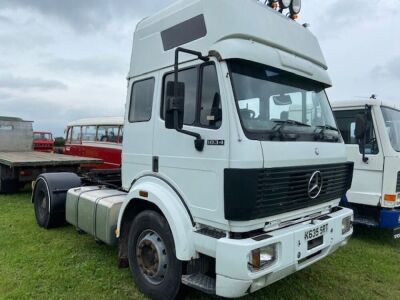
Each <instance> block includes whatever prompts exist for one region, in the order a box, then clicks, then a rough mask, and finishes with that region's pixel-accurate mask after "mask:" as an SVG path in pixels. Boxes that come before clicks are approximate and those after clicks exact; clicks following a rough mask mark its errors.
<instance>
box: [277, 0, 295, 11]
mask: <svg viewBox="0 0 400 300" xmlns="http://www.w3.org/2000/svg"><path fill="white" fill-rule="evenodd" d="M290 4H292V0H279V7H280V8H281V10H283V9H287V8H288V7H289V6H290Z"/></svg>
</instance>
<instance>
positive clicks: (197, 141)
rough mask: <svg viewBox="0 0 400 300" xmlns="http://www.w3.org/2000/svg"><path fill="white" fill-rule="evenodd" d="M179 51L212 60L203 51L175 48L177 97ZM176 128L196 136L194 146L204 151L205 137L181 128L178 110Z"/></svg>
mask: <svg viewBox="0 0 400 300" xmlns="http://www.w3.org/2000/svg"><path fill="white" fill-rule="evenodd" d="M179 52H183V53H187V54H191V55H194V56H197V57H198V58H199V59H200V60H202V61H204V62H207V61H209V60H210V58H208V57H207V56H203V54H201V52H198V51H193V50H189V49H185V48H181V47H178V48H176V49H175V62H174V82H175V84H174V95H175V97H176V96H177V95H178V72H179V70H178V68H179ZM174 114H175V118H174V119H175V124H174V127H175V130H176V131H178V132H180V133H183V134H187V135H190V136H192V137H195V138H196V139H195V141H194V146H195V148H196V150H197V151H203V149H204V139H202V137H201V135H200V134H199V133H196V132H192V131H188V130H184V129H179V126H178V112H177V111H175V112H174Z"/></svg>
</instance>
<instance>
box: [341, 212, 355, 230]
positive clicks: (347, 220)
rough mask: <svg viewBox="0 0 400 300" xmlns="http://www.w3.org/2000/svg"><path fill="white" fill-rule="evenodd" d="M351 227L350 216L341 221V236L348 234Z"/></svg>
mask: <svg viewBox="0 0 400 300" xmlns="http://www.w3.org/2000/svg"><path fill="white" fill-rule="evenodd" d="M352 227H353V221H352V220H351V216H348V217H346V218H344V219H343V220H342V234H345V233H348V232H349V231H350V230H351V228H352Z"/></svg>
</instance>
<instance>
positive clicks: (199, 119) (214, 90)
mask: <svg viewBox="0 0 400 300" xmlns="http://www.w3.org/2000/svg"><path fill="white" fill-rule="evenodd" d="M169 81H174V74H173V73H168V74H167V75H166V76H164V82H163V84H164V85H163V86H164V94H163V95H164V96H163V100H164V101H163V105H162V118H164V116H165V105H164V104H165V101H166V88H167V82H169ZM179 81H180V82H183V83H184V84H185V107H184V116H183V123H184V124H185V125H190V126H197V127H206V128H211V129H217V128H219V127H220V126H221V123H222V105H221V94H220V90H219V84H218V77H217V70H216V68H215V65H214V64H205V65H200V66H196V67H192V68H189V69H185V70H181V71H179Z"/></svg>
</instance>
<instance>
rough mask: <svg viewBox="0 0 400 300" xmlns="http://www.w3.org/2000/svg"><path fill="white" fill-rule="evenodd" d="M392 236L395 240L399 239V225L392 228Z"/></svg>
mask: <svg viewBox="0 0 400 300" xmlns="http://www.w3.org/2000/svg"><path fill="white" fill-rule="evenodd" d="M393 237H394V239H396V240H400V227H399V228H396V229H394V230H393Z"/></svg>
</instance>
